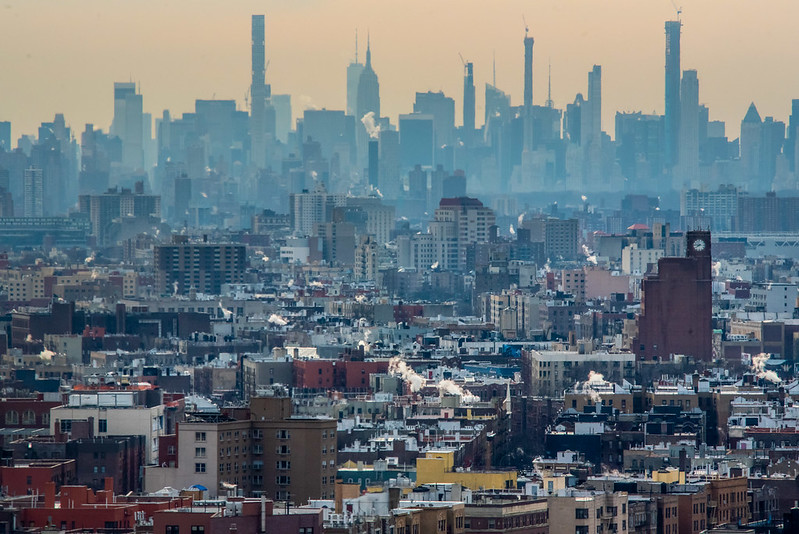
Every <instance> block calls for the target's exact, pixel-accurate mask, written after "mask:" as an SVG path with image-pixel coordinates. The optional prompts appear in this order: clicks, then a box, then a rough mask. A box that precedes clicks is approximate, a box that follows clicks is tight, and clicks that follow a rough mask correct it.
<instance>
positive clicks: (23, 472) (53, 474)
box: [0, 460, 77, 496]
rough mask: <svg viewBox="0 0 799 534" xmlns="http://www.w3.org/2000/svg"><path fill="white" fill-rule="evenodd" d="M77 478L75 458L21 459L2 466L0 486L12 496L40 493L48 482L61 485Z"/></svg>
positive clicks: (0, 468) (72, 481)
mask: <svg viewBox="0 0 799 534" xmlns="http://www.w3.org/2000/svg"><path fill="white" fill-rule="evenodd" d="M76 480H77V476H76V468H75V460H34V461H20V462H15V463H14V464H12V465H4V466H0V487H2V488H3V491H4V492H5V493H6V494H7V495H11V496H15V495H34V494H40V493H44V492H45V488H46V487H47V485H48V483H52V484H54V487H61V486H62V485H63V484H74V483H75V481H76Z"/></svg>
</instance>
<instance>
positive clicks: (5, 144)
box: [0, 121, 11, 152]
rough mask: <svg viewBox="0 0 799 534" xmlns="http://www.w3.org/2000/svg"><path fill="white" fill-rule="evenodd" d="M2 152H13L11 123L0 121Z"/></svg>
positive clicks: (0, 147) (0, 146) (0, 148)
mask: <svg viewBox="0 0 799 534" xmlns="http://www.w3.org/2000/svg"><path fill="white" fill-rule="evenodd" d="M0 150H5V151H6V152H11V123H10V122H8V121H0Z"/></svg>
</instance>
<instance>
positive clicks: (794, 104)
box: [9, 98, 799, 172]
mask: <svg viewBox="0 0 799 534" xmlns="http://www.w3.org/2000/svg"><path fill="white" fill-rule="evenodd" d="M798 130H799V99H796V98H794V99H793V100H791V117H790V119H789V121H788V140H787V141H786V143H785V156H786V157H787V158H788V165H789V167H790V169H791V171H793V172H795V171H796V159H797V157H799V151H797V150H796V145H797V143H799V131H798ZM9 139H11V136H10V135H9Z"/></svg>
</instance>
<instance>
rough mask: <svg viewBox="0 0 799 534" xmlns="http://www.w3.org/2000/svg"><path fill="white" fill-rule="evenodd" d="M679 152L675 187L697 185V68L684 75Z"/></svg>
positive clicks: (681, 93)
mask: <svg viewBox="0 0 799 534" xmlns="http://www.w3.org/2000/svg"><path fill="white" fill-rule="evenodd" d="M678 154H679V158H678V166H677V168H678V169H679V173H678V176H675V181H674V182H672V185H673V187H674V188H675V189H677V190H679V189H682V188H683V187H684V186H685V185H688V186H689V187H695V184H694V182H695V181H696V180H698V179H699V78H698V77H697V75H696V71H695V70H686V71H685V72H683V75H682V83H681V85H680V137H679V143H678Z"/></svg>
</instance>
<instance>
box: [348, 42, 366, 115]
mask: <svg viewBox="0 0 799 534" xmlns="http://www.w3.org/2000/svg"><path fill="white" fill-rule="evenodd" d="M361 73H363V63H359V62H358V30H355V61H353V62H352V63H350V64H349V65H347V115H355V113H356V111H357V110H358V84H359V83H360V81H361ZM360 119H361V118H360V117H358V120H360Z"/></svg>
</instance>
